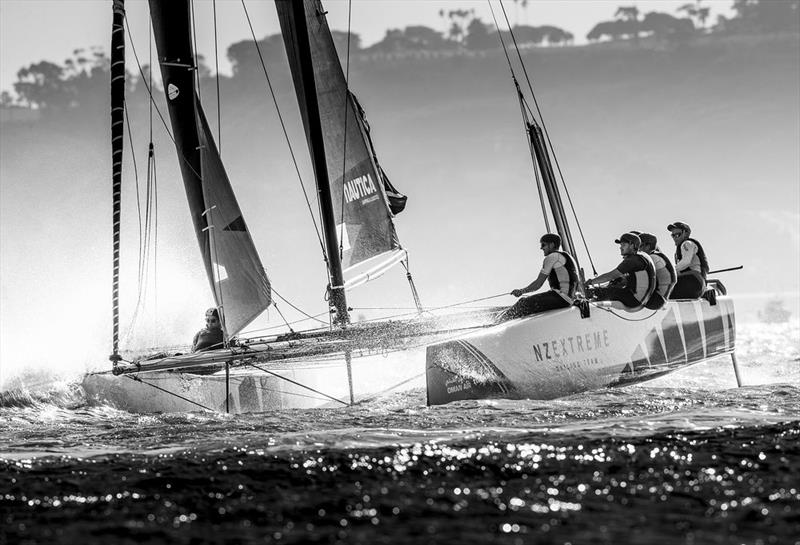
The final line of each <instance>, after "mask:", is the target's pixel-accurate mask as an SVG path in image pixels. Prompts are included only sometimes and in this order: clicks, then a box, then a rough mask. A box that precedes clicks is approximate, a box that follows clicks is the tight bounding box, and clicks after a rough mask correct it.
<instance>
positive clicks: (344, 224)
mask: <svg viewBox="0 0 800 545" xmlns="http://www.w3.org/2000/svg"><path fill="white" fill-rule="evenodd" d="M303 3H304V8H305V9H304V12H305V17H306V21H305V22H303V21H296V20H295V12H293V10H292V9H291V7H290V2H289V1H286V0H278V1H277V2H276V4H277V8H278V15H279V18H280V23H281V30H282V34H283V37H284V41H285V44H286V51H287V55H288V58H289V65H290V67H291V70H292V78H293V80H294V85H295V90H296V93H297V98H298V102H299V103H300V105H301V107H300V110H301V113H302V116H303V124H304V126H305V129H306V136H307V138H308V139H309V146H312V142H311V138H310V135H309V119H308V112H306V110H305V108H303V106H302V105H303V104H304V103H305V98H304V97H305V93H306V89H305V87H304V86H303V82H302V78H301V66H300V59H299V58H298V52H297V46H296V42H295V33H296V30H295V29H296V28H297V25H300V24H305V25H306V27H307V29H308V35H309V41H310V46H311V57H312V63H313V71H314V76H315V77H314V79H315V83H316V94H317V101H318V103H319V110H320V120H321V122H322V130H323V135H324V136H323V140H324V147H325V158H326V165H327V169H328V176H329V179H330V191H331V197H332V200H333V209H334V214H335V223H336V235H337V237H338V240H339V243H340V245H341V249H342V252H341V255H342V267H343V269H344V270H345V273H348V272H350V273H351V274H349V275H348V276H350V277H351V278H350V279H348V281H347V282H346V286H347V287H348V288H349V287H352V286H353V285H357V284H359V283H362V282H363V281H366V280H368V279H370V278H374V277H375V276H378V275H379V274H381V273H382V272H383V271H385V270H386V269H388V268H389V267H390V266H391V265H392V264H394V263H397V262H399V261H400V260H402V258H403V257H404V256H405V252H404V251H403V250H402V249H401V248H400V243H399V241H398V238H397V234H396V232H395V227H394V223H393V222H392V217H393V216H392V211H391V210H390V208H389V201H388V199H387V187H388V189H389V190H390V191H391V192H392V203H393V206H392V208H394V210H395V211H397V212H399V211H400V210H402V208H403V206H404V205H405V197H404V196H402V195H400V194H399V193H398V192H397V191H396V190H395V189H394V188H393V187H392V186H391V184H389V183H388V180H387V179H386V178H385V175H384V174H383V171H382V169H381V168H380V166H379V165H378V163H377V160H376V158H375V156H374V152H373V150H372V145H371V141H370V138H369V128H368V126H367V125H366V122H365V119H364V116H363V110H362V109H361V107H360V105H358V104H357V102H356V101H355V99H354V97H353V95H352V94H351V93H350V92H349V91H348V88H347V81H346V79H345V75H344V71H343V70H342V66H341V64H340V62H339V57H338V56H337V54H336V49H335V47H334V43H333V38H332V36H331V32H330V29H329V28H328V23H327V21H326V18H325V12H324V10H323V8H322V5H321V3H320V2H319V1H318V0H303ZM378 256H380V257H378ZM373 258H374V259H373ZM367 260H371V261H370V263H369V264H365V265H364V266H366V267H369V266H370V265H373V264H374V265H373V266H372V267H371V268H370V270H369V271H367V273H363V272H361V273H360V274H353V273H354V271H353V268H354V267H355V266H356V265H358V264H359V263H363V262H365V261H367ZM361 268H363V267H361ZM361 268H359V269H361Z"/></svg>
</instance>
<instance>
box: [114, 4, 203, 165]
mask: <svg viewBox="0 0 800 545" xmlns="http://www.w3.org/2000/svg"><path fill="white" fill-rule="evenodd" d="M125 28H126V31H127V34H128V39H129V42H130V46H131V50H132V51H133V57H134V58H135V59H136V65H137V66H138V68H139V75H140V76H141V77H142V81H144V79H145V75H144V70H143V69H142V64H141V63H140V62H139V56H138V55H137V54H136V46H134V44H133V38H132V36H131V32H130V26H129V25H128V19H127V18H126V19H125ZM194 69H195V71H196V70H197V66H196V65H195V68H194ZM144 86H145V88H146V89H147V94H148V96H149V97H150V104H151V105H152V106H153V107H154V108H155V110H156V113H157V114H158V117H159V119H161V124H162V125H163V126H164V130H165V131H166V133H167V136H169V138H170V140H172V143H173V144H175V143H176V142H175V136H174V135H173V134H172V131H171V130H170V128H169V124H168V123H167V120H166V119H165V118H164V115H163V114H162V113H161V109H160V108H159V107H158V104H156V103H155V97H154V96H153V87H152V86H148V85H147V84H146V83H145V84H144ZM197 91H198V92H197V99H198V100H199V99H200V93H199V88H198V89H197ZM176 151H177V145H176ZM178 159H179V160H180V161H183V162H184V163H185V164H186V166H187V167H188V168H189V170H190V171H192V173H193V174H194V175H195V176H196V177H197V178H198V179H202V176H200V173H199V172H197V170H195V168H194V166H192V163H191V162H190V161H189V159H187V158H186V156H185V155H183V154H182V153H179V152H178Z"/></svg>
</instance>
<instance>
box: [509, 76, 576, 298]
mask: <svg viewBox="0 0 800 545" xmlns="http://www.w3.org/2000/svg"><path fill="white" fill-rule="evenodd" d="M514 85H515V86H516V88H517V96H518V97H519V101H520V108H521V111H522V118H523V121H524V122H525V130H526V131H527V133H528V139H529V141H530V148H531V156H532V158H533V160H534V161H535V162H536V164H537V165H538V166H539V172H541V173H542V185H544V190H545V194H546V195H547V202H548V204H549V205H550V213H551V215H552V216H553V221H554V222H555V224H556V232H557V233H558V236H560V237H561V245H562V247H563V249H564V251H565V252H567V253H568V254H570V255H571V256H572V259H574V260H575V265H576V266H577V267H578V271H579V274H580V276H581V282H583V270H582V269H581V266H580V263H579V262H578V255H577V253H576V252H575V241H574V240H573V239H572V233H571V232H570V230H569V221H568V220H567V213H566V211H565V210H564V203H563V201H562V200H561V192H560V191H559V189H558V183H557V181H556V177H555V174H554V172H553V163H552V162H551V161H550V154H549V153H548V152H547V144H546V143H545V138H544V131H543V130H542V126H541V125H540V124H539V123H537V122H536V119H535V118H534V117H531V116H529V115H528V110H527V109H526V105H525V96H524V95H523V94H522V90H521V89H520V88H519V84H518V83H517V81H516V78H515V79H514ZM539 197H540V198H541V190H540V192H539ZM542 213H543V214H544V216H545V217H544V221H545V224H547V212H546V211H545V210H544V203H542Z"/></svg>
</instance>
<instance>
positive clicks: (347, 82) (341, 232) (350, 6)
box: [339, 0, 353, 260]
mask: <svg viewBox="0 0 800 545" xmlns="http://www.w3.org/2000/svg"><path fill="white" fill-rule="evenodd" d="M352 12H353V2H352V0H349V1H348V2H347V56H346V57H345V74H344V142H343V148H342V195H341V203H342V206H341V211H340V212H339V219H340V220H341V222H342V226H341V227H340V228H339V259H340V260H341V259H342V255H343V254H344V223H345V222H344V184H345V175H346V174H347V112H348V111H349V107H350V20H351V15H352Z"/></svg>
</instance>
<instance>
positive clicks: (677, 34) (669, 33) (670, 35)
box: [641, 11, 695, 42]
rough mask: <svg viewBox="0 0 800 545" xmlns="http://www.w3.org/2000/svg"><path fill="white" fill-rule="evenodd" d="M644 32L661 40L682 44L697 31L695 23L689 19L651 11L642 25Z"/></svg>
mask: <svg viewBox="0 0 800 545" xmlns="http://www.w3.org/2000/svg"><path fill="white" fill-rule="evenodd" d="M641 29H642V32H646V33H652V35H653V36H655V37H656V38H660V39H667V40H670V41H673V42H680V41H684V40H686V39H688V38H689V37H690V36H691V35H692V34H693V33H694V31H695V27H694V23H692V20H691V19H689V18H683V19H680V18H678V17H674V16H672V15H670V14H669V13H662V12H658V11H651V12H650V13H648V14H646V15H645V16H644V19H643V20H642V24H641Z"/></svg>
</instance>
